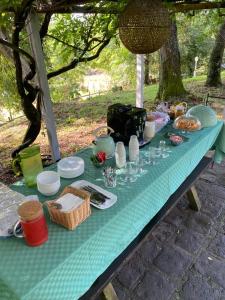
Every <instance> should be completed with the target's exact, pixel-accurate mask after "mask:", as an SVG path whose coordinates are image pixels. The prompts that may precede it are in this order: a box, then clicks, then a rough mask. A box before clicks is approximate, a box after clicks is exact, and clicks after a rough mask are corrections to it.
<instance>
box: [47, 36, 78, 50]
mask: <svg viewBox="0 0 225 300" xmlns="http://www.w3.org/2000/svg"><path fill="white" fill-rule="evenodd" d="M46 36H47V37H50V38H52V39H54V40H56V41H57V42H59V43H61V44H63V45H65V46H67V47H70V48H73V49H75V50H78V51H82V49H81V48H78V47H75V46H73V45H71V44H68V43H66V42H64V41H62V40H60V39H59V38H57V37H56V36H54V35H51V34H46Z"/></svg>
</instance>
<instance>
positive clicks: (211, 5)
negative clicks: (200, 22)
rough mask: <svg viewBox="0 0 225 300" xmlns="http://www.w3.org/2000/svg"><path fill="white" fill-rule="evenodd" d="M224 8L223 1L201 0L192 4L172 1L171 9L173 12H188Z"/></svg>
mask: <svg viewBox="0 0 225 300" xmlns="http://www.w3.org/2000/svg"><path fill="white" fill-rule="evenodd" d="M219 8H225V2H201V3H193V4H185V3H184V4H181V3H174V4H172V5H171V9H172V10H173V11H174V12H188V11H192V10H205V9H219Z"/></svg>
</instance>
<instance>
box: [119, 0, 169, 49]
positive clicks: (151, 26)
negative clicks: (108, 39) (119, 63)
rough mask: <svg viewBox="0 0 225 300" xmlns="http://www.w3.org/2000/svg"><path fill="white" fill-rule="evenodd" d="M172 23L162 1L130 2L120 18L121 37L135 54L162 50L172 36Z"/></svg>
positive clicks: (133, 0)
mask: <svg viewBox="0 0 225 300" xmlns="http://www.w3.org/2000/svg"><path fill="white" fill-rule="evenodd" d="M170 27H171V21H170V18H169V13H168V10H167V9H166V8H165V7H164V5H163V3H162V1H161V0H130V1H129V3H128V5H127V7H126V8H125V10H124V12H123V13H122V14H121V15H120V18H119V35H120V39H121V41H122V43H123V44H124V46H125V47H126V48H127V49H129V50H130V51H131V52H132V53H135V54H148V53H152V52H155V51H156V50H158V49H160V48H161V47H162V45H163V44H164V43H165V42H166V40H167V39H168V37H169V35H170Z"/></svg>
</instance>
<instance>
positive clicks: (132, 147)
mask: <svg viewBox="0 0 225 300" xmlns="http://www.w3.org/2000/svg"><path fill="white" fill-rule="evenodd" d="M138 157H139V142H138V139H137V136H136V135H132V136H131V137H130V141H129V160H130V161H136V160H137V158H138Z"/></svg>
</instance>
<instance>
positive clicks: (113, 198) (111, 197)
mask: <svg viewBox="0 0 225 300" xmlns="http://www.w3.org/2000/svg"><path fill="white" fill-rule="evenodd" d="M71 186H72V187H75V188H82V187H83V186H90V187H93V188H94V189H95V190H96V191H98V192H100V193H102V194H103V195H105V196H106V197H109V199H106V200H105V202H104V203H103V204H100V205H97V204H95V203H92V202H91V205H93V206H95V207H96V208H99V209H106V208H109V207H111V206H113V204H115V203H116V201H117V196H116V195H115V194H113V193H110V192H108V191H106V190H104V189H103V188H101V187H100V186H98V185H95V184H94V183H91V182H89V181H86V180H78V181H75V182H73V183H72V184H71Z"/></svg>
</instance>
